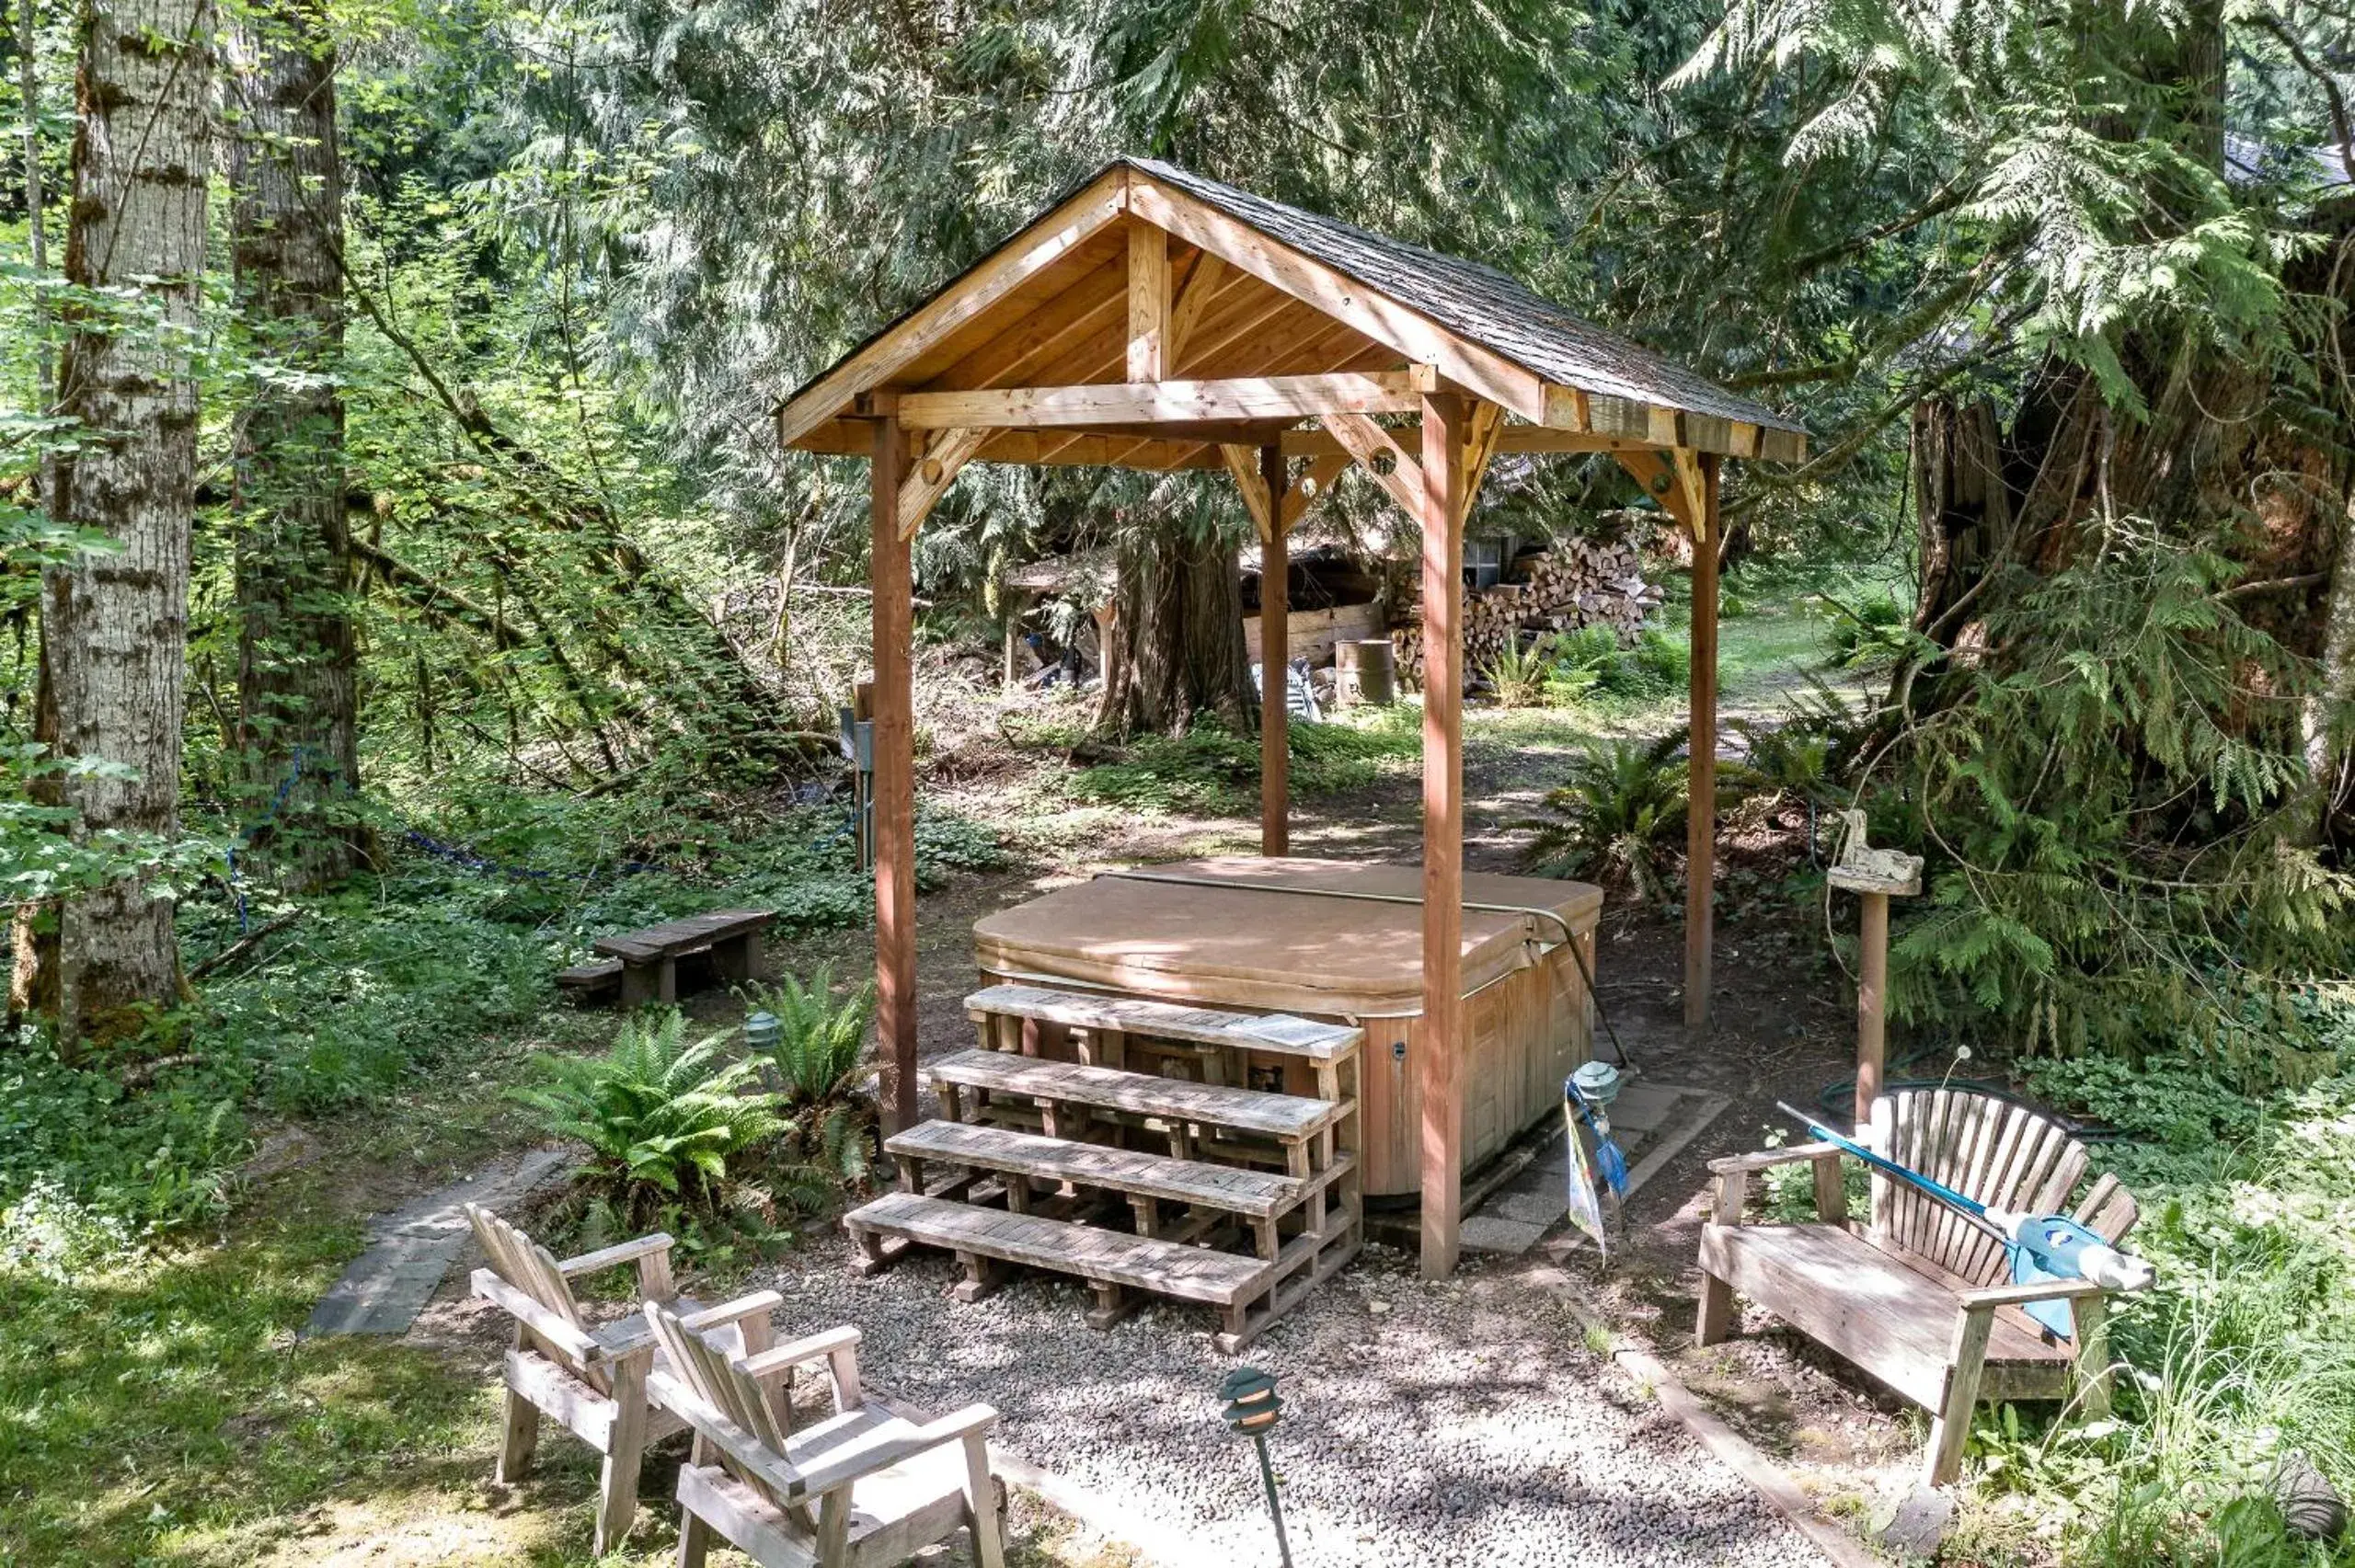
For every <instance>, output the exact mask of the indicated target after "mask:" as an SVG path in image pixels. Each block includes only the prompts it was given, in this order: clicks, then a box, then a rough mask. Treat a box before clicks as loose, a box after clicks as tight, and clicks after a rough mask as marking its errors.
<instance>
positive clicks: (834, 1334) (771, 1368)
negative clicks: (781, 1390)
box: [744, 1325, 859, 1381]
mask: <svg viewBox="0 0 2355 1568" xmlns="http://www.w3.org/2000/svg"><path fill="white" fill-rule="evenodd" d="M858 1340H859V1333H858V1331H857V1330H856V1329H855V1328H851V1327H849V1326H847V1325H845V1326H844V1327H842V1328H838V1329H828V1330H827V1331H826V1332H825V1333H813V1334H811V1335H810V1337H809V1338H807V1339H797V1340H795V1341H793V1342H792V1343H791V1344H789V1345H778V1346H777V1347H776V1348H775V1349H774V1350H764V1351H762V1352H761V1353H760V1354H759V1355H758V1356H746V1357H745V1358H744V1370H745V1371H746V1372H747V1373H749V1374H751V1376H752V1378H753V1379H754V1380H755V1381H758V1380H760V1379H766V1378H774V1377H775V1376H776V1375H777V1374H778V1373H779V1372H783V1371H786V1370H788V1369H789V1368H795V1367H799V1366H802V1365H804V1364H806V1363H808V1362H811V1361H823V1360H825V1359H826V1358H828V1357H829V1356H833V1355H834V1354H835V1353H836V1352H837V1351H844V1350H856V1349H857V1348H858Z"/></svg>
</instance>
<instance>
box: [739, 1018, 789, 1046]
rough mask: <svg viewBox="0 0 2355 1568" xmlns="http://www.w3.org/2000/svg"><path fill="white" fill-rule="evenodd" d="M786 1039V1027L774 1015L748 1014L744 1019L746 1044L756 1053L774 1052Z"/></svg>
mask: <svg viewBox="0 0 2355 1568" xmlns="http://www.w3.org/2000/svg"><path fill="white" fill-rule="evenodd" d="M784 1037H785V1025H784V1024H783V1023H781V1022H780V1021H779V1020H778V1018H777V1015H776V1014H775V1013H767V1012H762V1013H747V1014H746V1015H745V1018H744V1043H745V1044H746V1045H747V1046H750V1047H752V1049H754V1050H756V1051H763V1052H767V1051H773V1050H775V1049H776V1044H777V1042H778V1041H779V1040H781V1039H783V1038H784Z"/></svg>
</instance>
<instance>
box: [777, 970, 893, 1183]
mask: <svg viewBox="0 0 2355 1568" xmlns="http://www.w3.org/2000/svg"><path fill="white" fill-rule="evenodd" d="M743 996H744V1001H745V1003H746V1005H747V1006H748V1007H752V1008H758V1009H761V1010H764V1011H765V1012H768V1013H774V1014H775V1017H776V1020H777V1024H778V1031H777V1043H776V1048H775V1050H773V1051H771V1052H770V1053H769V1056H768V1059H769V1061H770V1063H771V1065H772V1066H773V1067H774V1069H775V1073H776V1077H777V1080H778V1082H779V1084H780V1086H781V1087H780V1090H779V1094H780V1099H781V1102H782V1104H783V1105H784V1108H785V1126H784V1128H783V1132H782V1141H783V1143H784V1145H785V1147H786V1149H787V1150H788V1152H789V1154H790V1156H791V1158H792V1160H793V1161H794V1162H795V1166H796V1168H795V1169H794V1171H793V1172H792V1173H791V1174H790V1178H789V1180H790V1182H791V1185H793V1187H794V1189H795V1191H796V1193H797V1196H806V1197H810V1198H816V1197H818V1196H822V1190H823V1188H824V1187H825V1186H827V1185H843V1186H852V1187H856V1186H861V1185H865V1184H866V1183H867V1181H868V1180H869V1179H870V1178H871V1177H872V1175H873V1174H874V1172H875V1165H876V1161H877V1159H878V1158H879V1152H880V1144H879V1137H878V1134H877V1130H876V1129H877V1125H878V1116H877V1106H876V1104H875V1099H874V1096H873V1095H871V1094H869V1093H867V1090H866V1088H865V1077H866V1072H865V1066H864V1063H863V1061H862V1058H863V1056H864V1055H865V1053H866V1047H867V1026H868V1025H869V1024H871V1023H873V1022H874V1018H875V987H874V985H873V984H872V983H871V982H870V983H869V984H867V985H864V986H861V987H859V988H858V989H856V990H852V991H850V992H848V993H847V994H845V995H844V996H842V997H839V998H837V997H836V996H835V994H834V975H833V968H832V967H830V966H826V965H821V966H820V967H819V968H818V970H817V972H816V973H814V974H812V975H811V976H810V980H809V983H808V984H806V985H805V984H803V983H802V982H801V981H800V980H798V979H796V978H794V977H793V976H791V975H787V976H784V977H782V978H781V979H779V980H778V981H777V983H776V984H775V986H767V987H762V986H754V987H750V988H747V990H745V991H744V992H743Z"/></svg>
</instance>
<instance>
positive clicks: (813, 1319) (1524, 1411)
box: [764, 1239, 1821, 1568]
mask: <svg viewBox="0 0 2355 1568" xmlns="http://www.w3.org/2000/svg"><path fill="white" fill-rule="evenodd" d="M847 1256H848V1253H847V1249H846V1247H845V1245H844V1243H842V1242H840V1241H839V1240H837V1239H829V1240H825V1241H815V1242H813V1243H812V1244H811V1245H810V1247H809V1248H808V1249H807V1250H806V1251H804V1252H802V1253H799V1254H798V1255H796V1256H795V1257H794V1259H793V1260H792V1262H791V1264H790V1265H789V1267H788V1269H787V1271H786V1272H785V1274H784V1275H783V1276H782V1277H778V1278H775V1279H770V1280H766V1281H764V1283H768V1284H773V1285H774V1286H775V1288H777V1289H779V1290H780V1291H782V1292H784V1294H785V1296H786V1298H787V1300H786V1305H785V1307H784V1308H783V1309H782V1310H780V1311H779V1312H778V1314H777V1322H778V1328H779V1330H780V1333H798V1332H808V1331H813V1330H815V1329H817V1328H820V1327H822V1326H825V1325H828V1324H831V1323H835V1322H850V1323H855V1324H856V1325H857V1326H858V1327H859V1329H860V1330H861V1331H863V1333H864V1334H865V1344H864V1346H863V1349H862V1352H861V1356H860V1360H861V1370H862V1372H863V1373H864V1374H865V1376H866V1378H867V1380H868V1381H870V1382H871V1383H873V1384H874V1385H875V1386H876V1387H877V1388H878V1389H879V1390H881V1391H884V1392H885V1393H887V1394H889V1395H890V1396H893V1397H895V1398H898V1399H900V1400H903V1401H905V1402H908V1403H910V1404H913V1405H916V1406H920V1407H923V1408H925V1409H926V1410H928V1411H931V1412H940V1411H944V1410H947V1409H949V1408H951V1407H953V1406H956V1405H959V1404H962V1403H965V1402H970V1401H974V1400H980V1401H985V1402H988V1403H990V1404H993V1405H994V1406H996V1407H997V1410H998V1412H999V1414H1000V1417H1001V1425H1000V1427H999V1436H998V1438H997V1440H998V1441H999V1442H1000V1444H1001V1445H1002V1446H1004V1447H1005V1448H1007V1449H1009V1450H1010V1451H1011V1452H1012V1453H1014V1454H1015V1455H1017V1456H1018V1457H1019V1458H1021V1459H1027V1460H1028V1461H1030V1462H1031V1463H1033V1464H1036V1465H1039V1466H1040V1467H1041V1468H1043V1469H1046V1470H1048V1471H1052V1472H1053V1473H1054V1474H1055V1475H1056V1476H1058V1477H1059V1478H1061V1479H1063V1480H1066V1481H1068V1482H1073V1483H1075V1484H1076V1485H1078V1486H1080V1487H1082V1488H1085V1489H1086V1490H1087V1491H1089V1492H1092V1493H1094V1494H1097V1495H1098V1496H1101V1497H1103V1498H1105V1499H1106V1500H1107V1501H1109V1502H1110V1503H1111V1504H1113V1505H1116V1506H1117V1507H1119V1508H1120V1509H1122V1510H1124V1511H1125V1512H1127V1513H1128V1514H1130V1515H1132V1516H1135V1517H1137V1518H1140V1519H1143V1520H1144V1521H1147V1522H1149V1523H1150V1524H1151V1526H1152V1527H1154V1533H1155V1535H1156V1536H1157V1537H1163V1538H1166V1537H1170V1536H1175V1537H1177V1538H1180V1539H1189V1540H1190V1541H1192V1542H1193V1543H1194V1544H1195V1546H1196V1548H1197V1550H1196V1551H1195V1552H1194V1553H1193V1554H1192V1556H1193V1560H1194V1561H1196V1562H1202V1563H1205V1564H1224V1565H1229V1568H1251V1565H1255V1564H1258V1563H1260V1562H1270V1563H1272V1562H1274V1557H1275V1553H1274V1544H1273V1542H1272V1541H1271V1540H1270V1539H1269V1527H1268V1521H1267V1516H1266V1510H1265V1505H1264V1504H1263V1503H1262V1502H1261V1500H1260V1492H1259V1483H1258V1472H1257V1469H1256V1467H1255V1465H1254V1464H1253V1463H1252V1460H1251V1459H1250V1450H1249V1448H1248V1446H1247V1445H1246V1443H1244V1442H1243V1441H1242V1440H1241V1439H1239V1438H1236V1437H1234V1436H1231V1435H1230V1434H1228V1433H1227V1431H1226V1430H1225V1428H1224V1425H1223V1424H1222V1423H1221V1421H1220V1420H1219V1416H1218V1401H1217V1397H1216V1394H1217V1389H1218V1384H1219V1380H1220V1379H1221V1378H1223V1376H1224V1375H1225V1374H1226V1372H1227V1371H1228V1370H1229V1369H1230V1368H1232V1367H1233V1366H1234V1365H1235V1362H1234V1361H1233V1360H1231V1359H1229V1358H1228V1357H1225V1356H1220V1355H1218V1354H1217V1353H1216V1352H1214V1351H1213V1350H1212V1348H1211V1345H1210V1327H1211V1323H1212V1314H1211V1313H1210V1312H1209V1311H1208V1310H1206V1309H1187V1308H1183V1307H1180V1306H1177V1305H1176V1304H1161V1305H1155V1306H1152V1307H1148V1308H1146V1309H1145V1310H1143V1311H1141V1312H1139V1313H1137V1314H1136V1315H1135V1316H1133V1317H1132V1318H1131V1319H1129V1320H1128V1321H1127V1322H1124V1323H1122V1324H1120V1326H1119V1327H1118V1328H1115V1329H1113V1330H1111V1331H1110V1332H1109V1333H1097V1332H1095V1331H1092V1330H1090V1329H1088V1328H1087V1327H1086V1325H1085V1324H1084V1323H1083V1322H1081V1321H1080V1315H1081V1312H1082V1310H1083V1309H1084V1307H1085V1305H1086V1291H1085V1289H1084V1288H1083V1287H1081V1286H1080V1285H1079V1284H1078V1283H1077V1282H1076V1281H1070V1282H1065V1281H1062V1280H1056V1279H1051V1278H1045V1277H1040V1276H1019V1277H1017V1279H1016V1280H1015V1281H1014V1282H1013V1283H1011V1284H1009V1285H1008V1286H1007V1287H1006V1288H1004V1289H1002V1290H1001V1291H999V1292H998V1293H997V1294H996V1295H995V1296H994V1297H992V1298H990V1299H988V1300H985V1301H982V1302H979V1303H976V1304H973V1305H971V1306H967V1305H962V1304H959V1303H957V1302H954V1301H950V1300H948V1299H946V1296H945V1292H946V1291H947V1289H948V1287H949V1285H950V1284H951V1283H953V1281H954V1280H955V1278H956V1271H955V1268H954V1266H953V1265H952V1264H951V1263H950V1262H949V1260H948V1257H947V1256H946V1254H940V1253H918V1254H916V1255H915V1256H914V1257H913V1258H911V1259H910V1260H909V1261H908V1262H906V1263H903V1264H902V1265H900V1266H899V1267H897V1268H896V1269H893V1270H892V1271H891V1272H890V1273H888V1274H886V1275H883V1276H880V1277H879V1278H875V1279H858V1278H856V1277H853V1276H851V1275H850V1273H849V1271H848V1269H847V1267H846V1266H845V1264H846V1260H847ZM1513 1272H1514V1271H1513V1269H1512V1267H1511V1265H1496V1266H1491V1267H1488V1268H1485V1269H1480V1268H1473V1267H1470V1266H1468V1265H1467V1267H1466V1269H1465V1272H1464V1273H1463V1274H1461V1275H1459V1276H1457V1277H1456V1278H1455V1279H1453V1280H1451V1281H1448V1282H1446V1283H1443V1284H1441V1285H1437V1286H1430V1285H1425V1284H1424V1283H1422V1281H1421V1280H1419V1278H1417V1277H1416V1276H1414V1275H1413V1274H1412V1273H1411V1271H1410V1270H1409V1268H1408V1266H1407V1262H1406V1260H1405V1259H1404V1258H1403V1257H1399V1256H1396V1255H1394V1254H1389V1253H1376V1252H1369V1253H1365V1254H1363V1255H1361V1258H1360V1260H1359V1262H1358V1263H1357V1264H1355V1265H1352V1266H1351V1267H1350V1269H1348V1270H1347V1271H1345V1272H1344V1273H1343V1274H1342V1275H1341V1276H1339V1277H1338V1278H1337V1279H1334V1280H1331V1281H1328V1282H1327V1284H1326V1285H1325V1286H1323V1287H1322V1288H1320V1289H1319V1290H1318V1291H1317V1292H1316V1293H1315V1296H1313V1297H1312V1298H1311V1299H1309V1301H1308V1302H1307V1303H1305V1304H1304V1306H1302V1307H1300V1308H1298V1309H1296V1310H1294V1311H1293V1312H1292V1315H1291V1316H1290V1317H1288V1318H1286V1319H1285V1320H1284V1321H1283V1322H1280V1323H1278V1324H1277V1325H1276V1326H1275V1327H1274V1328H1273V1329H1271V1330H1269V1332H1268V1333H1267V1334H1265V1335H1264V1336H1262V1337H1261V1338H1260V1339H1259V1340H1258V1342H1257V1343H1256V1344H1255V1345H1253V1346H1252V1347H1251V1349H1250V1351H1249V1352H1248V1353H1246V1356H1245V1357H1244V1359H1246V1360H1247V1361H1248V1362H1250V1363H1251V1364H1252V1365H1255V1366H1258V1367H1263V1368H1267V1369H1268V1370H1269V1371H1271V1372H1274V1373H1275V1374H1276V1375H1277V1376H1278V1377H1279V1378H1280V1379H1281V1391H1282V1393H1283V1397H1284V1401H1285V1419H1284V1422H1283V1425H1281V1428H1280V1429H1279V1430H1278V1432H1277V1434H1276V1436H1275V1437H1274V1439H1273V1440H1272V1443H1271V1448H1273V1450H1274V1453H1275V1458H1276V1464H1277V1471H1278V1474H1279V1476H1280V1478H1281V1484H1282V1491H1283V1497H1284V1507H1285V1516H1286V1521H1287V1524H1288V1525H1289V1527H1290V1529H1291V1533H1292V1555H1293V1559H1294V1561H1295V1562H1297V1563H1298V1564H1299V1565H1300V1568H1315V1565H1320V1564H1335V1565H1338V1564H1350V1565H1351V1568H1357V1565H1361V1564H1368V1563H1399V1564H1416V1565H1418V1568H1421V1565H1432V1568H1437V1565H1441V1564H1462V1565H1464V1568H1493V1565H1501V1564H1530V1565H1533V1568H1534V1565H1536V1564H1545V1565H1547V1568H1557V1565H1563V1568H1567V1565H1569V1564H1578V1565H1581V1568H1583V1565H1587V1564H1594V1565H1600V1568H1608V1565H1613V1564H1621V1563H1625V1564H1630V1565H1635V1564H1642V1565H1645V1568H1651V1565H1655V1564H1685V1563H1692V1564H1745V1565H1747V1564H1759V1565H1766V1564H1798V1563H1807V1564H1815V1563H1820V1562H1821V1558H1820V1557H1818V1556H1817V1555H1816V1554H1815V1552H1814V1551H1812V1549H1811V1548H1809V1545H1808V1543H1807V1542H1806V1540H1805V1539H1804V1538H1802V1537H1801V1536H1800V1535H1799V1534H1798V1532H1797V1531H1795V1530H1793V1529H1792V1528H1790V1527H1789V1525H1788V1524H1786V1522H1785V1521H1784V1520H1783V1519H1782V1518H1781V1517H1780V1516H1778V1515H1776V1514H1775V1513H1774V1512H1773V1511H1772V1510H1770V1509H1769V1508H1768V1507H1767V1506H1766V1505H1764V1504H1763V1502H1761V1501H1760V1500H1759V1499H1758V1497H1757V1496H1756V1494H1753V1493H1752V1491H1751V1490H1750V1489H1749V1487H1748V1486H1746V1485H1745V1484H1744V1483H1743V1482H1741V1481H1740V1479H1739V1478H1738V1477H1736V1476H1735V1475H1734V1474H1733V1473H1732V1472H1731V1471H1728V1470H1726V1469H1725V1468H1724V1467H1722V1466H1720V1465H1719V1464H1717V1462H1716V1461H1715V1460H1714V1459H1711V1458H1709V1457H1708V1455H1707V1454H1706V1453H1705V1452H1703V1451H1702V1449H1701V1448H1699V1447H1698V1446H1697V1445H1695V1444H1694V1442H1693V1441H1692V1439H1691V1438H1690V1437H1689V1436H1687V1435H1686V1433H1685V1431H1684V1429H1683V1426H1681V1425H1678V1423H1677V1422H1676V1421H1675V1420H1674V1418H1672V1417H1671V1416H1669V1415H1668V1414H1666V1413H1664V1412H1662V1411H1661V1410H1660V1408H1659V1407H1658V1406H1657V1405H1656V1404H1654V1403H1653V1402H1651V1401H1650V1400H1649V1399H1648V1398H1647V1397H1645V1396H1644V1395H1643V1394H1642V1393H1641V1391H1637V1390H1636V1389H1634V1388H1632V1387H1631V1386H1629V1385H1628V1383H1627V1381H1626V1379H1625V1378H1624V1377H1623V1376H1621V1375H1620V1374H1619V1373H1618V1372H1617V1371H1616V1369H1615V1368H1614V1367H1613V1366H1612V1365H1611V1363H1609V1362H1608V1361H1607V1360H1605V1359H1604V1358H1603V1357H1601V1356H1596V1355H1595V1354H1594V1353H1593V1352H1592V1351H1591V1350H1589V1349H1588V1348H1587V1347H1586V1345H1585V1341H1584V1337H1583V1334H1582V1333H1581V1332H1580V1326H1579V1324H1578V1322H1577V1321H1576V1320H1575V1319H1574V1318H1573V1317H1572V1316H1571V1315H1570V1313H1569V1310H1568V1308H1567V1307H1566V1306H1565V1305H1564V1304H1563V1303H1562V1302H1561V1301H1559V1300H1558V1299H1555V1298H1553V1297H1551V1296H1548V1295H1546V1294H1545V1293H1544V1292H1542V1291H1539V1290H1535V1289H1533V1288H1527V1287H1524V1286H1522V1285H1521V1284H1519V1283H1517V1282H1516V1280H1515V1279H1514V1278H1513ZM1172 1568H1182V1565H1172Z"/></svg>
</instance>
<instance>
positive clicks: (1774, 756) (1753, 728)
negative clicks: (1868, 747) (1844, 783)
mask: <svg viewBox="0 0 2355 1568" xmlns="http://www.w3.org/2000/svg"><path fill="white" fill-rule="evenodd" d="M1726 727H1727V728H1728V729H1729V730H1731V731H1733V733H1735V734H1736V735H1739V736H1740V737H1741V739H1742V744H1743V753H1742V759H1741V761H1739V762H1729V763H1726V764H1724V765H1723V766H1722V767H1721V768H1720V769H1719V771H1718V777H1719V778H1720V779H1721V780H1722V781H1723V782H1724V784H1725V785H1726V786H1727V787H1728V788H1730V789H1734V790H1738V791H1740V792H1742V793H1744V794H1749V795H1768V796H1771V797H1775V798H1778V799H1779V798H1788V799H1792V800H1802V801H1805V800H1812V801H1816V802H1818V803H1819V804H1828V803H1829V802H1831V801H1832V799H1834V798H1835V797H1837V796H1838V795H1839V794H1840V791H1839V790H1838V788H1837V787H1836V785H1835V782H1834V780H1833V777H1832V741H1831V739H1830V738H1828V737H1826V736H1823V735H1821V734H1817V733H1814V732H1813V731H1810V730H1809V728H1808V727H1805V726H1804V725H1795V724H1760V723H1757V722H1755V721H1754V720H1751V719H1739V718H1738V719H1734V720H1732V721H1731V722H1729V724H1728V725H1727V726H1726Z"/></svg>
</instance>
